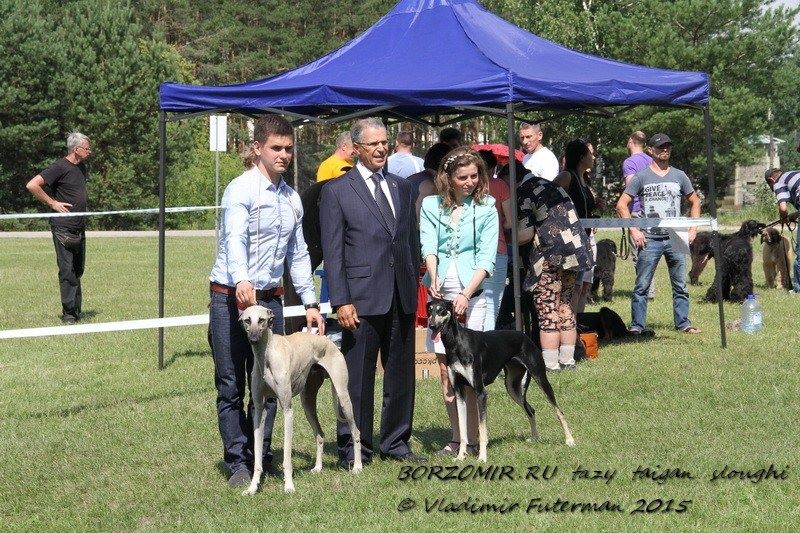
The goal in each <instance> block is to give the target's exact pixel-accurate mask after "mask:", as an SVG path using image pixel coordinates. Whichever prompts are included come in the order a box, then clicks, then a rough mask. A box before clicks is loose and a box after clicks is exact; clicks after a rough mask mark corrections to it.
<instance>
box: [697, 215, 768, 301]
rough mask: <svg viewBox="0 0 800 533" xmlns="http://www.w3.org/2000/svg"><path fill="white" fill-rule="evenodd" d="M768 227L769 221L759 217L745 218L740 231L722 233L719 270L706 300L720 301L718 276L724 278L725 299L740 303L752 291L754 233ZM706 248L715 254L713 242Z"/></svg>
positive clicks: (718, 262) (715, 260)
mask: <svg viewBox="0 0 800 533" xmlns="http://www.w3.org/2000/svg"><path fill="white" fill-rule="evenodd" d="M765 227H766V224H762V223H761V222H758V221H756V220H745V221H744V222H743V223H742V227H741V228H739V231H737V232H736V233H734V234H733V235H720V238H719V248H720V253H721V255H722V258H721V259H719V258H717V257H714V262H715V263H716V270H717V273H716V275H715V276H714V282H713V283H712V284H711V286H710V287H709V288H708V291H707V292H706V296H705V298H704V300H705V301H706V302H717V301H719V298H720V295H719V294H717V276H719V277H720V280H721V281H722V295H721V297H722V298H723V299H724V300H728V301H731V302H739V303H741V302H743V301H744V299H745V298H747V295H748V294H750V293H752V292H753V273H752V267H753V237H755V236H756V235H759V234H760V233H761V230H763V229H764V228H765ZM701 251H703V250H701ZM704 251H705V252H706V253H710V254H712V255H713V253H714V252H713V248H712V246H711V243H709V245H708V248H707V249H706V250H704Z"/></svg>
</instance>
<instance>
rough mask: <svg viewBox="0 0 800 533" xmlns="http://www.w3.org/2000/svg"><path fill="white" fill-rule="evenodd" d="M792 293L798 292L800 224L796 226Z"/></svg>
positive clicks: (799, 290) (799, 284)
mask: <svg viewBox="0 0 800 533" xmlns="http://www.w3.org/2000/svg"><path fill="white" fill-rule="evenodd" d="M792 288H793V289H794V292H800V224H797V246H796V247H795V254H794V279H793V280H792Z"/></svg>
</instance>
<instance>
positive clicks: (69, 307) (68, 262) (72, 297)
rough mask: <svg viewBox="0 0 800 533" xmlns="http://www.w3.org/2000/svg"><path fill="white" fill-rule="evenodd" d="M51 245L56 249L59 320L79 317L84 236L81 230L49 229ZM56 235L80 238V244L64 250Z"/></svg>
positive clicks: (84, 253) (84, 257) (84, 248)
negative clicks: (59, 305)
mask: <svg viewBox="0 0 800 533" xmlns="http://www.w3.org/2000/svg"><path fill="white" fill-rule="evenodd" d="M51 232H52V234H53V245H54V246H55V248H56V263H57V264H58V287H59V289H60V290H61V318H62V319H65V318H70V317H71V318H74V319H75V320H78V319H79V318H80V316H81V276H83V269H84V266H85V265H86V235H85V232H84V231H83V230H67V229H64V228H51ZM56 233H67V234H70V235H71V236H73V238H74V237H75V236H79V237H80V244H78V245H77V246H73V247H70V248H66V247H65V246H64V245H63V244H61V241H59V240H58V238H57V237H56Z"/></svg>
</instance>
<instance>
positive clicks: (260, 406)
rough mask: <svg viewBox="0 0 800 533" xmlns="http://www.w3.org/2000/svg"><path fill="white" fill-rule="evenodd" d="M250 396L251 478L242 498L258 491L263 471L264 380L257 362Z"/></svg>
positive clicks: (252, 376)
mask: <svg viewBox="0 0 800 533" xmlns="http://www.w3.org/2000/svg"><path fill="white" fill-rule="evenodd" d="M250 394H251V395H252V396H253V439H254V441H253V477H252V479H251V480H250V486H249V487H248V488H247V489H246V490H244V491H243V492H242V496H252V495H253V494H255V493H256V491H257V490H258V484H259V482H260V481H261V473H262V472H263V470H264V465H263V457H262V454H263V449H264V424H265V422H266V420H267V410H266V409H265V405H264V401H265V400H266V398H264V378H263V377H262V374H261V369H260V368H259V365H258V361H257V360H256V364H255V365H253V371H252V372H251V375H250Z"/></svg>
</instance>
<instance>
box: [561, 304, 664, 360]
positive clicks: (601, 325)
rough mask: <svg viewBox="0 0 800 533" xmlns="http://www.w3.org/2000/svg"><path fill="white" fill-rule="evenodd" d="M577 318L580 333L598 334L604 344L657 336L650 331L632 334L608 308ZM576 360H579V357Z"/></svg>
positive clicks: (620, 318)
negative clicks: (592, 332) (590, 332)
mask: <svg viewBox="0 0 800 533" xmlns="http://www.w3.org/2000/svg"><path fill="white" fill-rule="evenodd" d="M576 318H577V321H578V333H586V332H587V331H594V332H597V338H598V340H600V341H604V342H608V341H612V340H621V339H628V338H641V337H652V336H654V335H655V333H654V332H653V330H649V329H646V330H644V331H642V332H641V333H631V332H630V331H629V330H628V328H627V326H625V322H623V320H622V317H620V316H619V315H618V314H617V313H616V312H615V311H614V310H613V309H609V308H608V307H601V308H600V311H596V312H593V313H578V315H577V317H576ZM576 349H577V346H576ZM576 351H577V350H576ZM575 360H576V361H577V360H578V357H577V356H576V357H575Z"/></svg>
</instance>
